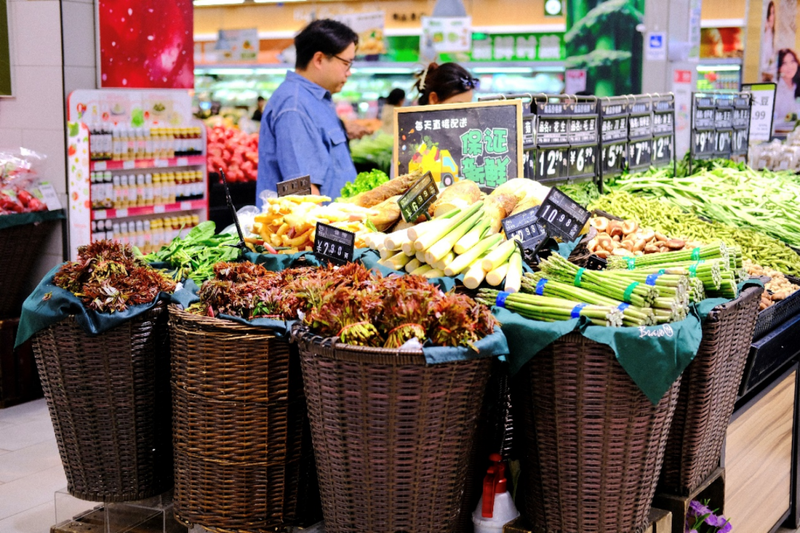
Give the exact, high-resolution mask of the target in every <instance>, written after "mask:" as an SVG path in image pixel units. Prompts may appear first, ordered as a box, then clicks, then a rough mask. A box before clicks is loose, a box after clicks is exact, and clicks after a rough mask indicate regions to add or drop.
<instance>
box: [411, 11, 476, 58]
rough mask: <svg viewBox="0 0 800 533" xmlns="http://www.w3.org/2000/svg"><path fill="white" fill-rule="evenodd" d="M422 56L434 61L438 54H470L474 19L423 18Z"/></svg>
mask: <svg viewBox="0 0 800 533" xmlns="http://www.w3.org/2000/svg"><path fill="white" fill-rule="evenodd" d="M419 46H420V55H421V56H422V57H423V58H425V59H430V60H433V59H434V58H435V56H436V54H441V53H448V52H469V51H470V50H471V49H472V17H441V18H440V17H422V37H421V38H420V41H419Z"/></svg>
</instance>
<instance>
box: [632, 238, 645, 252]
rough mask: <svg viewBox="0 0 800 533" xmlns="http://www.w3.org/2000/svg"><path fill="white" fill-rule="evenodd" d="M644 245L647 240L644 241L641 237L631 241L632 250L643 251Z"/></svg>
mask: <svg viewBox="0 0 800 533" xmlns="http://www.w3.org/2000/svg"><path fill="white" fill-rule="evenodd" d="M646 245H647V242H645V240H644V239H641V238H640V239H636V241H634V243H633V251H634V252H643V251H644V247H645V246H646Z"/></svg>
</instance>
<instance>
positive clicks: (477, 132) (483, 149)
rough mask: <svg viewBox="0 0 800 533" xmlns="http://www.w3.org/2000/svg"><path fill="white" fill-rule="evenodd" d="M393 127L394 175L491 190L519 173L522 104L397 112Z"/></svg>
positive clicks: (446, 106)
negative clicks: (421, 174)
mask: <svg viewBox="0 0 800 533" xmlns="http://www.w3.org/2000/svg"><path fill="white" fill-rule="evenodd" d="M395 124H396V126H395V127H396V131H395V140H394V142H395V145H394V153H395V154H397V163H396V165H397V166H396V174H397V175H402V174H406V173H408V172H411V171H414V170H419V169H421V170H423V171H425V172H430V173H431V176H432V177H433V180H434V182H435V183H437V184H441V185H442V186H443V187H447V186H449V185H452V184H453V183H454V182H455V181H457V180H459V179H467V180H470V181H473V182H475V183H477V184H478V185H480V186H481V187H488V188H494V187H497V186H498V185H502V184H503V183H505V182H506V181H508V180H509V179H511V178H516V177H517V176H519V175H522V173H523V172H522V168H523V149H522V146H523V143H522V135H523V125H522V101H521V100H504V101H497V102H477V103H467V104H443V105H429V106H423V107H404V108H399V109H397V108H396V109H395Z"/></svg>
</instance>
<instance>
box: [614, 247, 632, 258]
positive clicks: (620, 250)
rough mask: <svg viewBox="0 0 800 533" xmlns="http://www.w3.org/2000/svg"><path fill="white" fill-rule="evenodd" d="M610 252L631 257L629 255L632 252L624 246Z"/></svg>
mask: <svg viewBox="0 0 800 533" xmlns="http://www.w3.org/2000/svg"><path fill="white" fill-rule="evenodd" d="M611 253H612V255H619V256H622V257H631V256H633V253H631V252H630V251H629V250H626V249H625V248H617V249H616V250H614V251H613V252H611Z"/></svg>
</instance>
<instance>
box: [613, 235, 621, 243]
mask: <svg viewBox="0 0 800 533" xmlns="http://www.w3.org/2000/svg"><path fill="white" fill-rule="evenodd" d="M611 238H612V239H614V240H615V241H616V242H620V241H621V240H622V239H621V238H620V236H619V235H614V236H613V237H611Z"/></svg>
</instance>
